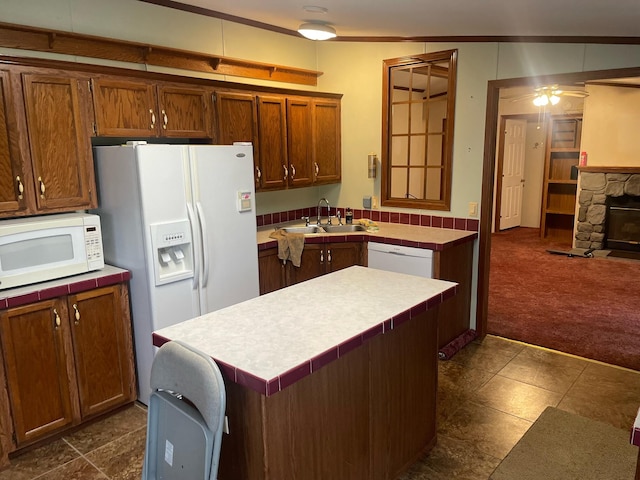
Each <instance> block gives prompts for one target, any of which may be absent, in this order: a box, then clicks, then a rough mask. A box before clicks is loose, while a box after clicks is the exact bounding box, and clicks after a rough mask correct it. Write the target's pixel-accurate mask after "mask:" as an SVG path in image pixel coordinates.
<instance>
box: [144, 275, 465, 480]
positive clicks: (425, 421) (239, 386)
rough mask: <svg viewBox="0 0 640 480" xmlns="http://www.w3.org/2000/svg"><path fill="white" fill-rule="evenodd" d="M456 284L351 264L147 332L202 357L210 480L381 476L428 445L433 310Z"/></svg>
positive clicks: (432, 410) (431, 435)
mask: <svg viewBox="0 0 640 480" xmlns="http://www.w3.org/2000/svg"><path fill="white" fill-rule="evenodd" d="M455 293H456V284H455V283H451V282H446V281H440V280H433V279H426V278H421V277H413V276H408V275H403V274H398V273H392V272H384V271H380V270H375V269H367V268H364V267H359V266H355V267H350V268H347V269H344V270H340V271H337V272H334V273H331V274H328V275H324V276H321V277H318V278H315V279H312V280H309V281H307V282H302V283H299V284H296V285H293V286H291V287H287V288H284V289H282V290H278V291H275V292H272V293H270V294H267V295H263V296H260V297H258V298H255V299H252V300H249V301H246V302H243V303H240V304H237V305H233V306H231V307H227V308H225V309H222V310H218V311H216V312H213V313H210V314H207V315H203V316H201V317H198V318H195V319H192V320H188V321H186V322H183V323H180V324H177V325H173V326H171V327H167V328H164V329H161V330H158V331H156V332H154V344H155V345H156V346H161V345H162V344H164V343H165V342H167V341H170V340H180V341H183V342H186V343H188V344H190V345H192V346H193V347H195V348H197V349H199V350H201V351H203V352H205V353H207V354H208V355H211V357H212V358H214V359H215V360H216V362H217V363H218V365H219V366H220V368H221V370H222V373H223V376H224V378H225V384H226V390H227V416H228V417H229V429H230V434H229V435H224V436H223V440H222V453H221V461H220V471H219V478H220V479H221V480H232V479H233V480H236V479H251V480H254V479H265V480H266V479H277V480H286V479H292V480H293V479H305V480H306V479H309V480H312V479H318V480H320V479H323V480H324V479H328V478H332V479H350V480H351V479H362V480H369V479H390V478H395V477H396V476H397V475H398V474H399V473H400V472H402V471H403V470H404V469H406V468H407V467H408V466H409V465H411V464H412V463H413V462H414V461H415V460H416V459H417V458H418V457H419V456H420V455H421V454H423V453H424V452H425V451H428V450H429V449H430V448H432V447H433V445H434V444H435V439H436V425H435V414H436V388H437V310H438V305H439V304H440V303H441V302H442V301H444V300H445V299H447V298H449V297H451V296H453V295H455Z"/></svg>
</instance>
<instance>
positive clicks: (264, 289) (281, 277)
mask: <svg viewBox="0 0 640 480" xmlns="http://www.w3.org/2000/svg"><path fill="white" fill-rule="evenodd" d="M258 271H259V277H260V295H264V294H265V293H269V292H273V291H275V290H280V289H281V288H284V287H285V286H286V284H285V264H284V263H283V262H282V260H280V259H279V258H278V249H277V248H270V249H268V250H262V251H260V252H258Z"/></svg>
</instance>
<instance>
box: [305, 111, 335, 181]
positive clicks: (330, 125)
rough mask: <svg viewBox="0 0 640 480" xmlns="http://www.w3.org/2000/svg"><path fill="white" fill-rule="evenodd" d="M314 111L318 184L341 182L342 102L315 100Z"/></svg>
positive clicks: (315, 179)
mask: <svg viewBox="0 0 640 480" xmlns="http://www.w3.org/2000/svg"><path fill="white" fill-rule="evenodd" d="M312 111H313V116H312V120H313V161H314V165H313V166H314V169H315V172H314V175H315V176H314V182H315V183H316V184H322V183H335V182H339V181H340V174H341V171H340V168H341V162H340V155H341V151H340V148H341V147H340V102H339V101H337V100H331V99H314V100H313V102H312Z"/></svg>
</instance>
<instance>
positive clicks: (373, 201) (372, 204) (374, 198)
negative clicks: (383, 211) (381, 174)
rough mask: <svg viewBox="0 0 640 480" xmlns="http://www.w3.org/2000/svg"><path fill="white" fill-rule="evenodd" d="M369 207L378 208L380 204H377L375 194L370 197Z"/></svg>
mask: <svg viewBox="0 0 640 480" xmlns="http://www.w3.org/2000/svg"><path fill="white" fill-rule="evenodd" d="M371 208H380V205H378V197H376V196H375V195H373V196H372V197H371Z"/></svg>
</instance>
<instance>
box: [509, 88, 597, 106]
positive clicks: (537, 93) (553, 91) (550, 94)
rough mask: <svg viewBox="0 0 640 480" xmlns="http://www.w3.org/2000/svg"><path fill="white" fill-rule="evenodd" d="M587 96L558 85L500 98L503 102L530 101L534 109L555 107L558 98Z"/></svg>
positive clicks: (581, 91) (583, 92) (585, 93)
mask: <svg viewBox="0 0 640 480" xmlns="http://www.w3.org/2000/svg"><path fill="white" fill-rule="evenodd" d="M588 96H589V94H588V93H587V92H585V91H584V90H571V89H569V90H564V89H562V88H560V86H559V85H544V86H541V87H536V88H534V89H533V92H529V93H524V94H520V95H513V96H506V97H502V98H504V99H505V100H511V101H512V102H518V101H521V100H532V101H533V104H534V105H535V106H536V107H543V106H545V105H549V104H551V105H556V104H557V103H558V102H559V101H560V97H580V98H584V97H588Z"/></svg>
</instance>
